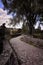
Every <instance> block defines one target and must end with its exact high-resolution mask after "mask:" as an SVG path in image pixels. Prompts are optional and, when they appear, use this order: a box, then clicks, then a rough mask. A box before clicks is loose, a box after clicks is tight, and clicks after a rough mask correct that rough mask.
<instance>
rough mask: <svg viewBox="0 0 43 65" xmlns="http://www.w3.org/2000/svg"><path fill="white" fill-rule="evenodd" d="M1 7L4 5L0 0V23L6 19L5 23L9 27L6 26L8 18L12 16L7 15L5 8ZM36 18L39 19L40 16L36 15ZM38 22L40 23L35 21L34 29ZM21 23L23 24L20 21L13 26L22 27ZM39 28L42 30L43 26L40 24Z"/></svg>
mask: <svg viewBox="0 0 43 65" xmlns="http://www.w3.org/2000/svg"><path fill="white" fill-rule="evenodd" d="M3 7H4V6H3V4H2V2H1V0H0V25H2V24H3V23H6V21H8V22H7V23H6V26H7V27H9V26H8V23H9V18H12V16H11V15H7V11H6V10H3ZM37 19H40V18H39V17H38V16H37ZM39 23H40V21H38V22H37V23H36V25H35V29H37V27H38V25H39ZM22 24H23V22H22V23H21V22H20V23H19V24H17V25H16V26H15V27H16V28H22ZM10 27H13V26H12V25H11V26H10ZM13 28H14V27H13ZM41 29H42V30H43V26H42V25H41Z"/></svg>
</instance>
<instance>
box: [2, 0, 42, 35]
mask: <svg viewBox="0 0 43 65" xmlns="http://www.w3.org/2000/svg"><path fill="white" fill-rule="evenodd" d="M39 1H40V0H38V1H37V0H2V2H3V4H4V9H7V10H8V14H9V13H11V12H13V13H16V15H17V17H16V19H17V18H18V21H19V20H20V19H21V18H23V16H25V17H26V19H27V22H28V25H29V30H30V34H32V31H33V29H34V27H33V25H34V24H35V23H36V21H35V19H36V15H37V13H38V10H40V7H37V6H38V3H39ZM41 1H42V0H41ZM41 3H42V2H41ZM40 11H41V10H40ZM39 13H40V12H39ZM16 19H15V20H16Z"/></svg>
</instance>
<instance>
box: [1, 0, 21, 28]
mask: <svg viewBox="0 0 43 65" xmlns="http://www.w3.org/2000/svg"><path fill="white" fill-rule="evenodd" d="M3 7H4V6H3V4H2V2H1V0H0V26H1V25H2V24H3V23H6V27H8V28H14V27H15V28H22V23H21V22H20V23H19V24H17V25H15V26H14V27H13V25H11V26H9V25H8V24H9V23H10V22H9V18H12V16H11V15H7V11H6V10H3ZM7 21H8V22H7Z"/></svg>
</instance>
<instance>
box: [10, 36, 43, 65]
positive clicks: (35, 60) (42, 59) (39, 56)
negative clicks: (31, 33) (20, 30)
mask: <svg viewBox="0 0 43 65" xmlns="http://www.w3.org/2000/svg"><path fill="white" fill-rule="evenodd" d="M21 37H22V36H20V37H17V38H12V39H11V40H10V43H11V45H12V47H13V48H14V50H15V51H16V53H17V55H18V58H19V59H20V60H21V65H43V49H40V48H37V47H34V46H32V45H29V44H26V43H25V42H23V41H21V40H20V38H21Z"/></svg>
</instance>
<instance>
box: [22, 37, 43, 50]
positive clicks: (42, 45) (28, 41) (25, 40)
mask: <svg viewBox="0 0 43 65" xmlns="http://www.w3.org/2000/svg"><path fill="white" fill-rule="evenodd" d="M21 41H24V42H26V43H28V44H30V45H32V46H35V47H38V48H41V49H43V43H42V44H38V43H39V42H37V43H36V44H35V43H34V42H33V41H31V40H28V38H27V39H26V38H25V37H22V38H21Z"/></svg>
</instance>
